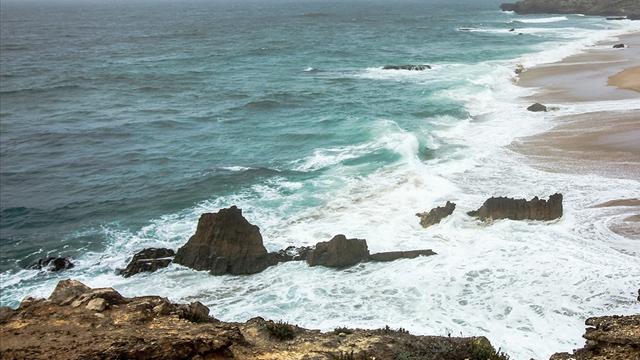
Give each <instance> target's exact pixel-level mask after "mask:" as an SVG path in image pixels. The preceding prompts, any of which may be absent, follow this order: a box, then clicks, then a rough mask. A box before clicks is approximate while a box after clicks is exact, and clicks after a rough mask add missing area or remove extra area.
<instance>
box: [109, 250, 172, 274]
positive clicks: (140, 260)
mask: <svg viewBox="0 0 640 360" xmlns="http://www.w3.org/2000/svg"><path fill="white" fill-rule="evenodd" d="M174 256H175V252H174V251H173V250H171V249H163V248H147V249H144V250H141V251H139V252H137V253H136V254H135V255H133V258H132V259H131V261H130V262H129V264H128V265H127V267H126V268H125V269H124V270H122V271H121V272H120V275H122V276H124V277H130V276H133V275H135V274H137V273H141V272H154V271H156V270H158V269H162V268H165V267H167V266H169V264H171V261H172V260H173V257H174Z"/></svg>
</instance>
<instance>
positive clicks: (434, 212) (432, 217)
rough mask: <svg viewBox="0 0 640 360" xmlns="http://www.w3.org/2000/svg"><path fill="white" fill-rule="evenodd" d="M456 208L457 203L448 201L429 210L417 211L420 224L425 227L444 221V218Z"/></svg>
mask: <svg viewBox="0 0 640 360" xmlns="http://www.w3.org/2000/svg"><path fill="white" fill-rule="evenodd" d="M455 209H456V204H454V203H452V202H450V201H447V203H446V204H445V205H444V206H439V207H436V208H434V209H431V210H430V211H429V212H424V213H417V214H416V216H417V217H419V218H420V225H422V227H423V228H428V227H429V226H431V225H435V224H437V223H439V222H440V221H442V219H444V218H446V217H447V216H449V215H451V214H452V213H453V210H455Z"/></svg>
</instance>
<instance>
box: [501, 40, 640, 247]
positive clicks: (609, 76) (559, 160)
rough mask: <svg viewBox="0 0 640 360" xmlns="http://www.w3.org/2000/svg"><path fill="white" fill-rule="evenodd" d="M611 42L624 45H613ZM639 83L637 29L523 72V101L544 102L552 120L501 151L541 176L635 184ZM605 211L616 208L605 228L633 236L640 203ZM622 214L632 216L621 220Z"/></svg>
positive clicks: (639, 228)
mask: <svg viewBox="0 0 640 360" xmlns="http://www.w3.org/2000/svg"><path fill="white" fill-rule="evenodd" d="M619 43H624V44H625V48H622V49H620V48H613V45H614V44H619ZM639 84H640V32H632V33H629V34H625V35H623V36H620V37H619V38H618V39H615V41H612V40H609V41H605V42H601V43H598V44H596V45H595V46H593V47H591V48H588V49H586V50H585V51H584V52H582V53H579V54H576V55H572V56H569V57H567V58H565V59H563V60H561V61H559V62H556V63H551V64H544V65H539V66H536V67H533V68H531V69H526V70H525V71H524V72H523V73H522V74H520V76H519V77H518V85H520V86H523V87H526V88H532V89H535V94H534V95H531V96H528V97H526V98H525V99H526V100H528V101H531V102H540V103H543V104H546V105H550V107H551V111H549V112H548V113H546V115H548V116H549V117H550V118H552V122H553V127H552V128H551V129H550V130H548V131H545V132H542V133H539V134H536V135H533V136H527V137H523V138H518V139H516V140H515V141H514V142H513V143H512V144H511V145H510V146H509V148H510V149H511V150H514V151H516V152H517V153H520V154H523V155H525V157H526V158H527V159H528V160H529V161H530V165H532V166H533V167H535V168H538V169H541V170H545V171H551V172H561V173H575V174H583V175H597V176H602V177H607V178H618V179H628V180H631V181H633V180H638V179H640V113H639V112H638V109H639V108H640V93H639V91H640V86H639ZM581 108H582V109H581ZM565 109H571V110H572V111H563V110H565ZM576 110H578V111H576ZM618 200H621V201H622V202H624V201H625V199H618ZM627 205H628V204H627ZM613 208H617V209H620V211H619V213H620V214H621V216H620V217H619V218H618V219H617V220H616V221H613V222H612V223H611V224H610V226H609V228H610V229H611V230H612V231H613V232H615V233H616V234H618V235H621V236H623V237H626V238H630V239H640V223H638V221H637V220H638V218H639V217H638V216H637V214H640V206H638V204H632V205H630V206H624V207H622V206H614V207H613ZM630 210H631V211H633V212H635V215H629V211H630ZM622 214H625V216H624V217H623V216H622Z"/></svg>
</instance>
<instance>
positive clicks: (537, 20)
mask: <svg viewBox="0 0 640 360" xmlns="http://www.w3.org/2000/svg"><path fill="white" fill-rule="evenodd" d="M565 20H569V19H568V18H567V17H566V16H552V17H547V18H535V19H524V18H522V19H520V18H518V19H513V20H511V22H512V23H513V22H520V23H525V24H545V23H554V22H559V21H565Z"/></svg>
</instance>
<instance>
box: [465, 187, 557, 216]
mask: <svg viewBox="0 0 640 360" xmlns="http://www.w3.org/2000/svg"><path fill="white" fill-rule="evenodd" d="M467 214H469V215H470V216H475V217H478V218H480V220H497V219H511V220H543V221H546V220H554V219H557V218H560V217H562V194H553V195H551V196H550V197H549V200H540V199H538V197H537V196H536V197H534V198H533V199H531V200H529V201H527V200H525V199H512V198H507V197H492V198H490V199H488V200H487V201H485V202H484V204H482V206H481V207H480V208H479V209H478V210H475V211H470V212H468V213H467Z"/></svg>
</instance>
